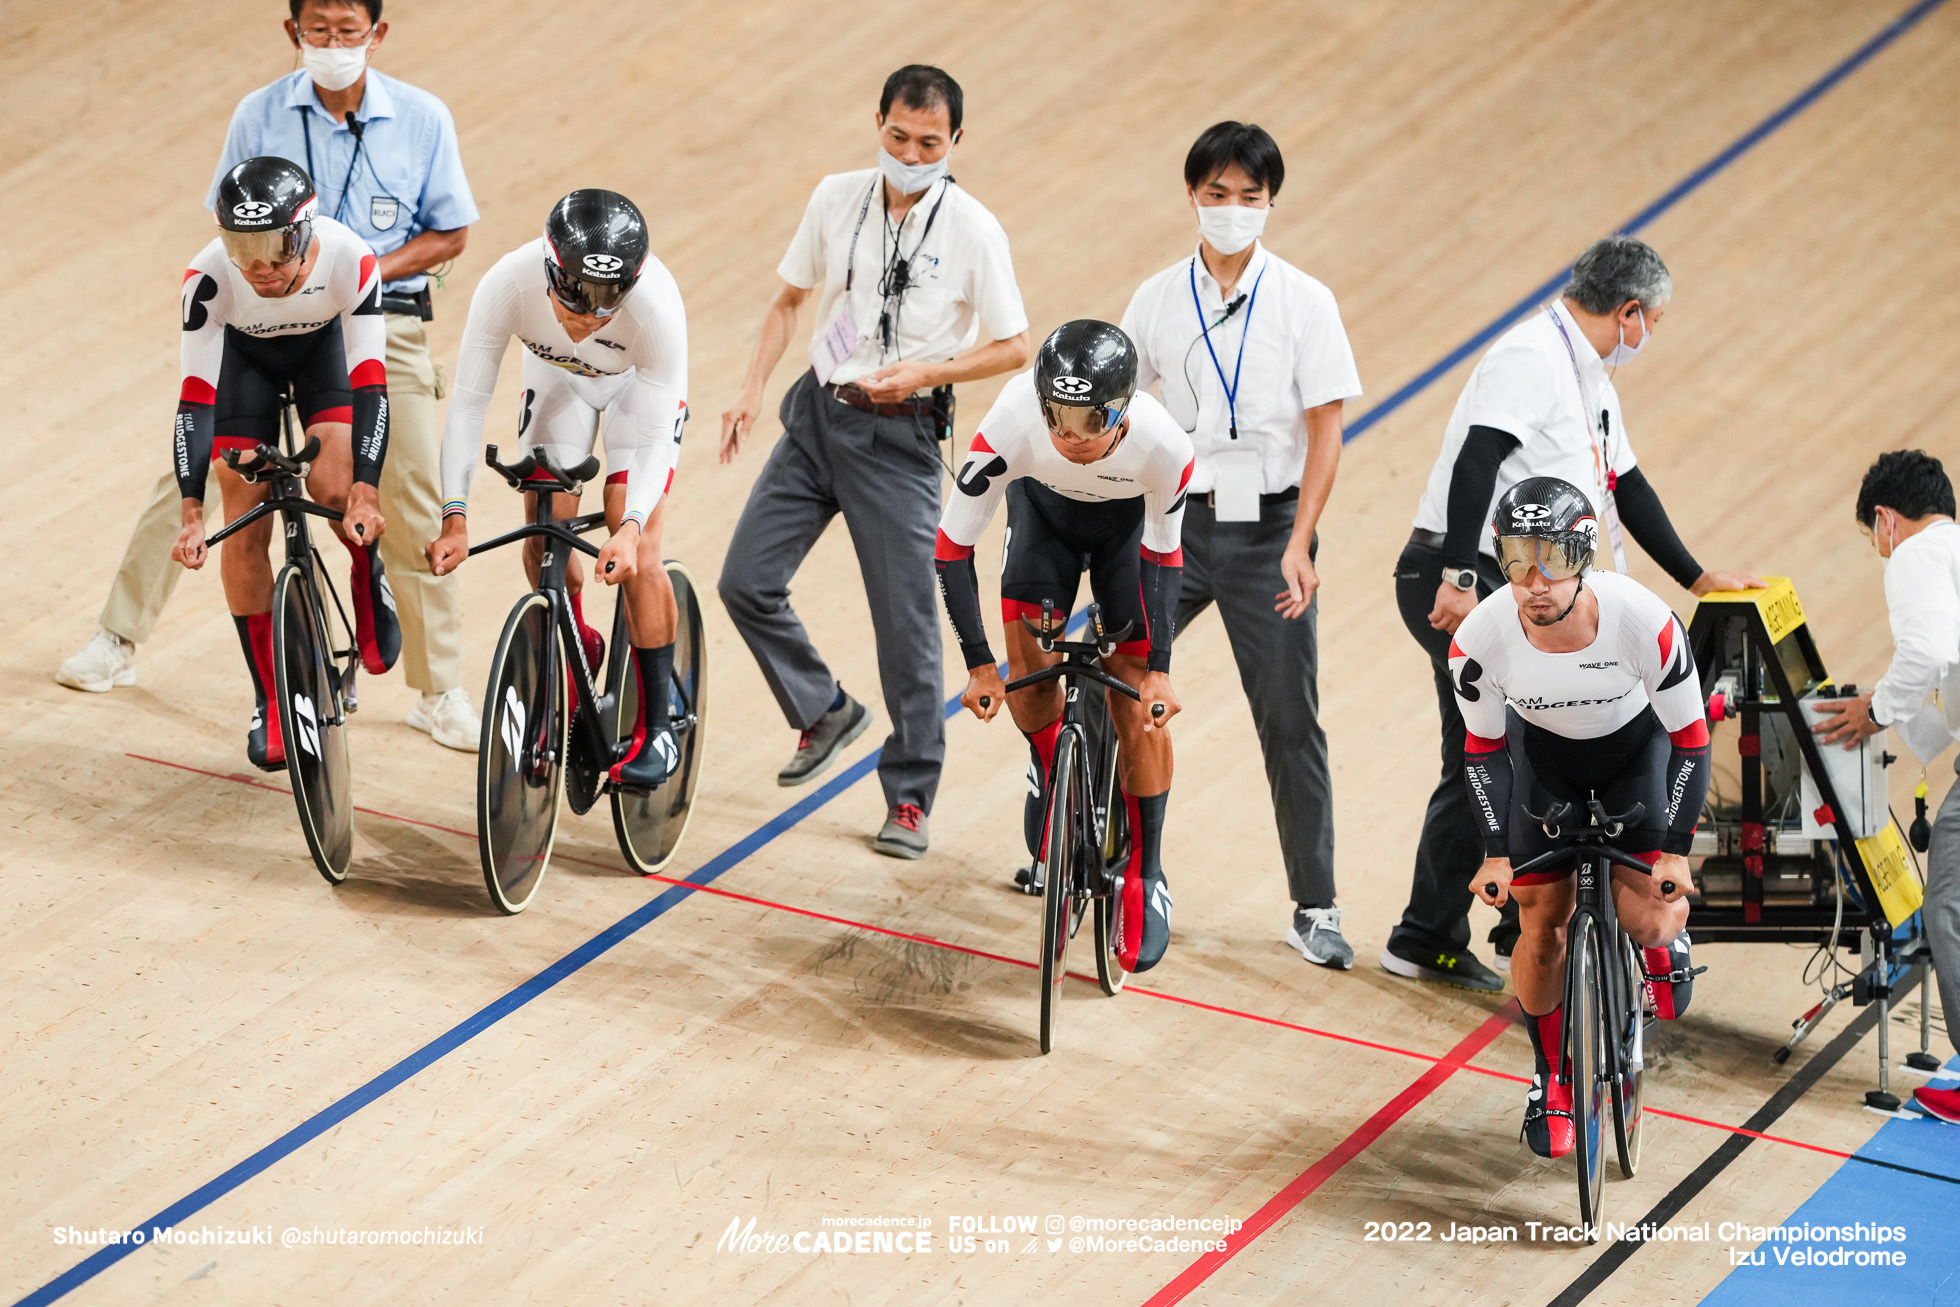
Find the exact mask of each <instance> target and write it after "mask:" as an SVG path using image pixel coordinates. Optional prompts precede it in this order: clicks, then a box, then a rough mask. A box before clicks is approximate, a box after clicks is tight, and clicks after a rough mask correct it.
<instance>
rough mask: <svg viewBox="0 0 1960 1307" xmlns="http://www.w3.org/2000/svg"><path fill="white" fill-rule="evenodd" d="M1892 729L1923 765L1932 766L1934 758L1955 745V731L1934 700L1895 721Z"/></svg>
mask: <svg viewBox="0 0 1960 1307" xmlns="http://www.w3.org/2000/svg"><path fill="white" fill-rule="evenodd" d="M1892 730H1893V732H1894V733H1895V734H1897V735H1898V737H1899V740H1900V742H1901V743H1903V744H1904V745H1905V746H1906V748H1907V749H1909V750H1910V751H1911V752H1912V756H1913V757H1915V758H1917V759H1919V765H1920V766H1921V767H1929V766H1931V765H1932V762H1933V759H1935V758H1937V757H1939V756H1940V755H1941V754H1943V753H1945V752H1946V751H1947V750H1948V749H1949V748H1951V747H1952V745H1953V733H1952V732H1951V731H1949V730H1948V729H1947V725H1946V714H1944V713H1943V712H1941V711H1940V708H1939V705H1938V704H1936V703H1932V702H1928V703H1923V704H1921V705H1920V706H1919V711H1918V712H1916V713H1914V714H1913V715H1912V716H1910V717H1908V718H1906V719H1905V720H1904V721H1902V722H1894V723H1893V724H1892Z"/></svg>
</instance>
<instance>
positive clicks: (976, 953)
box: [123, 753, 1854, 1302]
mask: <svg viewBox="0 0 1960 1307" xmlns="http://www.w3.org/2000/svg"><path fill="white" fill-rule="evenodd" d="M123 756H124V757H126V758H134V759H136V760H137V761H138V762H150V763H155V764H156V765H157V766H159V767H170V768H173V769H174V770H177V771H187V772H190V773H192V774H194V775H197V776H209V777H211V778H212V779H213V780H220V781H231V782H233V783H234V784H237V785H249V786H251V787H253V788H254V789H260V790H271V791H272V792H273V793H274V794H285V795H290V794H291V793H292V791H291V790H288V789H283V788H281V787H280V786H277V785H269V784H267V783H266V782H264V781H261V780H257V779H254V778H253V777H250V776H245V775H241V774H239V773H237V772H218V771H207V770H206V769H204V768H202V767H192V766H188V765H187V764H185V763H181V762H170V761H168V760H167V759H163V758H151V757H148V756H146V755H144V754H140V753H126V754H124V755H123ZM354 811H356V812H363V813H366V814H367V815H368V816H370V817H380V818H383V819H385V820H387V821H398V822H401V823H403V824H404V825H408V826H421V827H423V828H425V829H427V830H434V831H441V832H442V833H443V834H445V835H457V836H460V837H462V838H463V839H466V840H474V839H475V838H476V832H475V831H466V830H458V829H456V828H455V827H454V826H443V825H440V824H438V823H436V822H432V821H421V820H418V819H417V818H414V817H404V816H401V815H400V814H399V813H393V812H383V811H381V810H380V809H379V808H363V807H360V806H359V805H356V806H355V808H354ZM552 856H554V857H558V858H563V859H564V860H565V861H567V862H576V863H578V864H580V865H581V866H586V867H596V868H598V869H599V870H601V871H616V872H619V873H620V874H622V875H626V876H630V875H632V874H633V873H632V871H630V870H629V869H627V868H625V867H618V866H614V865H613V864H612V863H609V862H599V861H596V860H594V859H592V858H581V857H579V856H577V855H576V854H571V853H566V852H564V851H562V850H558V851H555V852H554V853H553V855H552ZM643 879H646V880H657V881H660V882H661V883H663V884H667V885H674V886H678V887H679V888H682V889H692V890H696V891H699V892H700V893H703V894H717V895H720V896H721V897H722V898H725V899H734V900H736V901H738V902H741V903H750V904H754V905H755V906H756V907H761V908H771V909H773V910H775V911H777V912H788V913H791V914H792V915H795V916H799V917H809V918H811V919H813V920H816V921H828V922H830V923H832V924H833V925H838V926H849V927H850V928H851V929H853V930H863V931H869V932H870V933H872V934H874V935H888V936H890V937H891V938H893V939H906V940H911V941H912V942H914V943H917V944H928V945H931V946H932V947H933V948H943V949H946V950H947V951H949V952H952V953H964V954H966V955H968V956H969V957H976V958H985V959H987V960H988V961H989V962H1005V963H1006V964H1008V965H1009V966H1013V967H1024V968H1026V969H1028V970H1030V971H1033V970H1037V969H1038V967H1037V965H1036V964H1035V963H1033V962H1029V961H1027V960H1025V959H1023V958H1010V957H1008V956H1006V955H1005V954H1002V953H989V952H988V951H987V950H985V949H979V948H972V947H970V946H968V945H965V944H953V943H950V942H948V941H946V940H943V939H935V938H933V937H932V936H931V935H919V934H915V933H913V932H911V931H906V930H894V929H892V928H891V927H889V926H874V925H871V924H870V923H869V922H863V921H853V920H852V919H851V918H849V917H839V916H834V915H832V914H830V913H828V912H818V911H816V910H815V909H813V908H799V907H796V906H794V905H793V904H789V903H779V902H777V901H776V900H774V899H765V898H758V897H756V896H755V895H753V894H743V893H740V892H738V891H736V890H731V889H723V888H721V887H720V886H718V885H696V884H694V883H692V882H691V881H685V880H677V879H676V878H674V877H672V876H662V875H659V874H657V873H656V874H654V875H651V876H647V877H644V878H643ZM1069 975H1070V976H1071V977H1072V978H1073V979H1075V980H1080V981H1083V982H1085V983H1088V984H1094V983H1096V981H1095V977H1093V976H1085V975H1082V974H1080V973H1079V972H1074V971H1071V972H1069ZM1124 992H1125V993H1129V994H1142V995H1144V996H1145V997H1147V998H1155V999H1162V1000H1163V1001H1164V1002H1166V1003H1179V1004H1182V1005H1183V1006H1185V1007H1194V1008H1198V1009H1201V1010H1202V1011H1206V1012H1216V1013H1218V1014H1219V1015H1220V1016H1228V1017H1238V1018H1239V1019H1240V1020H1243V1021H1257V1022H1259V1023H1260V1024H1261V1025H1268V1026H1278V1027H1279V1028H1280V1029H1282V1030H1293V1031H1297V1032H1299V1033H1300V1034H1303V1035H1313V1036H1314V1037H1316V1038H1318V1039H1331V1040H1334V1041H1335V1042H1337V1043H1342V1044H1353V1045H1356V1046H1358V1047H1361V1048H1372V1049H1374V1050H1375V1051H1376V1052H1379V1053H1393V1054H1395V1055H1396V1056H1397V1057H1411V1058H1415V1059H1416V1060H1417V1061H1419V1062H1429V1063H1432V1064H1434V1066H1436V1067H1440V1066H1442V1064H1444V1063H1445V1062H1449V1061H1450V1060H1451V1058H1452V1057H1454V1056H1455V1050H1452V1051H1451V1052H1449V1053H1445V1054H1444V1055H1443V1056H1441V1057H1438V1056H1436V1055H1435V1054H1434V1053H1419V1052H1417V1051H1416V1050H1415V1049H1412V1048H1398V1047H1397V1046H1395V1045H1394V1044H1381V1043H1376V1042H1375V1041H1374V1040H1370V1039H1359V1038H1356V1037H1355V1036H1353V1035H1342V1034H1337V1033H1335V1032H1334V1031H1332V1030H1321V1029H1319V1028H1317V1027H1314V1026H1303V1025H1300V1024H1299V1023H1298V1022H1294V1021H1283V1020H1281V1019H1280V1018H1278V1017H1266V1016H1260V1015H1259V1014H1258V1013H1256V1012H1245V1011H1241V1010H1240V1009H1238V1008H1230V1007H1221V1006H1219V1005H1218V1004H1216V1003H1205V1002H1201V1001H1199V1000H1198V999H1195V998H1184V997H1181V996H1180V995H1177V994H1170V993H1166V992H1165V991H1163V990H1161V989H1146V988H1144V987H1143V986H1141V985H1128V986H1126V987H1125V989H1124ZM1513 1007H1515V1004H1507V1005H1506V1006H1505V1008H1504V1009H1503V1011H1500V1012H1499V1013H1498V1014H1497V1016H1494V1017H1492V1018H1491V1021H1497V1022H1498V1029H1499V1030H1502V1028H1503V1025H1504V1022H1506V1021H1510V1020H1512V1018H1510V1017H1506V1016H1505V1015H1504V1013H1505V1012H1508V1011H1510V1010H1511V1009H1512V1008H1513ZM1499 1018H1503V1020H1499ZM1488 1025H1490V1021H1487V1022H1485V1023H1484V1026H1488ZM1484 1026H1479V1027H1478V1030H1479V1031H1481V1030H1483V1029H1484ZM1495 1037H1496V1036H1495V1035H1493V1036H1492V1037H1491V1038H1492V1039H1494V1038H1495ZM1471 1038H1472V1039H1474V1038H1476V1036H1475V1035H1474V1034H1473V1035H1472V1036H1471ZM1490 1042H1491V1040H1490V1039H1486V1040H1484V1041H1483V1043H1481V1044H1479V1045H1478V1046H1477V1048H1476V1049H1475V1050H1472V1052H1473V1054H1474V1053H1475V1052H1478V1051H1481V1050H1482V1049H1483V1047H1484V1046H1485V1045H1487V1044H1489V1043H1490ZM1458 1047H1459V1048H1460V1047H1462V1045H1458ZM1468 1056H1469V1055H1466V1058H1465V1060H1461V1061H1460V1062H1459V1063H1458V1064H1456V1065H1453V1066H1452V1067H1451V1068H1450V1070H1451V1071H1452V1072H1454V1071H1470V1072H1474V1073H1475V1074H1477V1075H1480V1076H1489V1077H1491V1078H1492V1079H1496V1080H1510V1081H1513V1082H1515V1083H1517V1084H1520V1085H1524V1084H1529V1083H1531V1077H1529V1076H1520V1075H1513V1074H1511V1073H1510V1072H1508V1071H1498V1070H1495V1069H1493V1068H1491V1067H1482V1066H1477V1065H1475V1064H1473V1063H1471V1062H1469V1061H1468V1060H1467V1057H1468ZM1446 1078H1447V1077H1446ZM1416 1083H1418V1084H1420V1083H1422V1082H1421V1081H1420V1080H1418V1081H1417V1082H1416ZM1437 1083H1438V1084H1440V1083H1442V1082H1441V1081H1440V1080H1439V1081H1438V1082H1437ZM1405 1092H1406V1091H1405ZM1645 1110H1646V1111H1648V1112H1650V1113H1652V1114H1653V1115H1655V1116H1664V1117H1667V1118H1669V1119H1670V1120H1674V1121H1685V1122H1687V1123H1688V1124H1690V1125H1699V1126H1707V1127H1708V1128H1709V1129H1711V1130H1722V1131H1726V1132H1727V1133H1729V1134H1732V1135H1748V1136H1749V1137H1750V1138H1752V1139H1761V1140H1763V1141H1765V1142H1767V1143H1773V1144H1788V1145H1789V1146H1790V1147H1792V1148H1804V1149H1808V1150H1809V1151H1811V1152H1813V1153H1825V1154H1828V1155H1829V1156H1831V1157H1844V1158H1849V1157H1853V1156H1854V1155H1853V1154H1851V1153H1846V1152H1841V1151H1840V1150H1838V1149H1835V1148H1825V1147H1823V1146H1822V1145H1821V1144H1807V1143H1804V1142H1803V1141H1802V1140H1800V1139H1789V1138H1786V1137H1784V1136H1782V1135H1768V1134H1763V1133H1762V1132H1761V1131H1757V1130H1745V1129H1744V1128H1743V1127H1741V1126H1734V1125H1723V1124H1722V1123H1721V1122H1720V1121H1708V1120H1704V1119H1703V1118H1701V1117H1698V1116H1687V1115H1685V1114H1683V1113H1680V1112H1669V1111H1666V1110H1664V1109H1662V1108H1658V1107H1649V1108H1646V1109H1645ZM1365 1128H1366V1127H1364V1129H1365ZM1357 1151H1358V1150H1357ZM1330 1174H1331V1172H1330ZM1302 1196H1304V1194H1303V1195H1302ZM1247 1228H1248V1229H1249V1228H1251V1227H1250V1225H1249V1224H1248V1226H1247ZM1229 1255H1230V1254H1227V1256H1229ZM1151 1301H1152V1302H1155V1301H1156V1299H1152V1300H1151ZM1166 1301H1175V1299H1167V1300H1166Z"/></svg>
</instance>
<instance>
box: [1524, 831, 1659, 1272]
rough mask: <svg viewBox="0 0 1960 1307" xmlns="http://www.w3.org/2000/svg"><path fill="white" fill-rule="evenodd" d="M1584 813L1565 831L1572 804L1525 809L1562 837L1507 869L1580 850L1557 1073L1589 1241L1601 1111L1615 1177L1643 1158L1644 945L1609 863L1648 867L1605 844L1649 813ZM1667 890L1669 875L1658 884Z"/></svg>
mask: <svg viewBox="0 0 1960 1307" xmlns="http://www.w3.org/2000/svg"><path fill="white" fill-rule="evenodd" d="M1586 811H1587V813H1588V814H1589V815H1590V820H1589V821H1588V822H1587V824H1585V825H1583V826H1578V827H1574V828H1572V829H1564V823H1565V822H1566V820H1567V819H1568V818H1570V817H1571V816H1572V815H1573V812H1574V808H1573V805H1572V804H1570V803H1560V804H1557V805H1555V806H1554V807H1553V808H1552V809H1551V811H1549V812H1547V813H1546V814H1545V815H1544V816H1542V817H1541V816H1539V815H1538V814H1537V813H1534V812H1531V811H1530V810H1529V809H1527V810H1526V812H1525V815H1526V816H1527V817H1529V818H1531V820H1533V821H1535V822H1537V823H1538V824H1539V825H1540V826H1541V827H1542V828H1543V829H1544V831H1545V835H1546V838H1548V839H1553V840H1563V841H1565V842H1566V844H1565V847H1562V848H1557V849H1552V850H1551V851H1549V852H1546V853H1542V854H1540V855H1539V856H1537V857H1535V858H1532V859H1531V860H1530V861H1528V862H1526V863H1524V864H1523V865H1522V866H1519V867H1516V868H1513V870H1512V873H1511V875H1512V879H1513V881H1515V880H1516V879H1517V878H1518V877H1521V876H1525V875H1528V874H1530V873H1532V872H1535V871H1544V870H1546V869H1548V868H1550V867H1553V866H1556V865H1558V864H1560V863H1562V862H1565V861H1568V860H1572V859H1574V858H1575V857H1576V859H1577V862H1578V867H1577V870H1576V872H1575V875H1576V877H1577V881H1578V884H1577V887H1576V892H1575V894H1574V899H1573V905H1572V917H1571V920H1570V922H1569V924H1568V925H1567V927H1566V932H1565V1041H1564V1042H1565V1048H1564V1049H1563V1050H1562V1054H1561V1057H1560V1065H1559V1066H1558V1067H1557V1068H1555V1074H1557V1075H1558V1077H1559V1082H1560V1083H1561V1084H1568V1085H1570V1086H1571V1087H1572V1127H1573V1129H1572V1133H1573V1136H1574V1139H1573V1145H1572V1154H1573V1160H1574V1162H1575V1163H1576V1166H1577V1170H1578V1180H1579V1223H1580V1224H1581V1225H1582V1226H1584V1227H1585V1230H1586V1242H1588V1243H1593V1242H1596V1241H1597V1240H1598V1238H1599V1228H1600V1198H1601V1189H1602V1186H1603V1182H1604V1180H1605V1166H1604V1163H1603V1160H1602V1156H1603V1153H1604V1144H1603V1142H1602V1140H1603V1138H1604V1134H1605V1129H1604V1122H1603V1117H1604V1116H1605V1113H1606V1111H1607V1108H1608V1105H1609V1104H1610V1107H1611V1111H1612V1117H1613V1145H1614V1150H1615V1151H1616V1152H1617V1153H1618V1155H1619V1158H1618V1160H1619V1163H1620V1174H1621V1175H1623V1176H1626V1177H1628V1178H1631V1177H1632V1175H1633V1173H1634V1168H1636V1167H1637V1166H1638V1165H1639V1164H1640V1140H1641V1126H1642V1124H1643V1122H1644V1121H1645V1116H1644V1114H1643V1112H1642V1110H1641V1083H1642V1078H1643V1073H1644V1070H1645V1067H1646V1035H1647V1026H1648V1024H1649V1023H1650V1022H1651V1020H1652V1018H1651V1017H1650V1016H1649V1015H1648V1013H1647V1010H1646V1003H1645V994H1646V986H1645V981H1644V970H1643V968H1642V966H1641V960H1640V951H1639V949H1638V948H1637V947H1636V946H1635V945H1634V942H1633V941H1632V940H1631V939H1629V938H1628V937H1627V935H1626V932H1625V931H1623V930H1621V929H1620V922H1619V917H1618V915H1617V914H1616V913H1615V911H1614V908H1613V893H1612V871H1611V868H1612V867H1613V866H1614V865H1616V864H1617V865H1619V866H1622V867H1625V868H1627V869H1628V870H1630V871H1635V872H1638V873H1640V874H1641V875H1643V876H1650V875H1652V874H1653V869H1652V868H1651V867H1649V866H1648V865H1647V864H1646V863H1644V862H1641V861H1640V860H1638V859H1637V858H1635V857H1633V855H1631V854H1629V853H1625V852H1622V851H1621V850H1619V849H1616V848H1614V847H1613V846H1612V845H1611V844H1609V843H1608V842H1607V841H1609V840H1614V839H1618V838H1619V837H1620V833H1621V832H1622V831H1624V830H1625V829H1626V828H1627V827H1628V826H1630V825H1632V824H1633V823H1635V822H1637V821H1639V820H1640V819H1641V818H1642V817H1643V816H1645V815H1646V812H1647V805H1646V804H1644V803H1636V804H1634V805H1633V806H1632V807H1631V808H1629V809H1627V811H1625V812H1623V813H1621V814H1619V815H1618V816H1608V815H1607V812H1606V809H1605V807H1604V806H1603V805H1602V804H1601V803H1600V801H1599V800H1598V799H1597V798H1588V799H1587V800H1586ZM1661 889H1662V891H1663V892H1664V893H1668V894H1672V893H1673V892H1674V882H1673V881H1666V880H1664V881H1662V882H1661Z"/></svg>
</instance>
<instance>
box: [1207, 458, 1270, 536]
mask: <svg viewBox="0 0 1960 1307" xmlns="http://www.w3.org/2000/svg"><path fill="white" fill-rule="evenodd" d="M1212 466H1213V467H1214V468H1216V469H1217V474H1218V479H1217V480H1216V481H1215V482H1214V483H1213V485H1212V496H1213V498H1212V503H1213V505H1214V507H1215V511H1216V513H1217V515H1218V520H1219V521H1221V522H1257V521H1258V520H1259V451H1258V450H1256V449H1222V450H1219V451H1218V452H1217V453H1214V454H1213V455H1212Z"/></svg>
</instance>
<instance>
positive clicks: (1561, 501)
mask: <svg viewBox="0 0 1960 1307" xmlns="http://www.w3.org/2000/svg"><path fill="white" fill-rule="evenodd" d="M1490 530H1491V534H1492V535H1493V536H1495V537H1496V538H1497V565H1498V566H1499V567H1501V568H1503V569H1504V577H1505V579H1506V580H1508V581H1510V582H1511V583H1512V584H1514V585H1523V584H1524V583H1525V580H1526V578H1527V577H1529V576H1530V575H1531V571H1532V569H1533V568H1536V569H1537V570H1538V571H1539V572H1540V573H1541V574H1543V575H1544V577H1545V579H1546V580H1549V581H1563V580H1565V579H1566V578H1567V577H1571V576H1578V575H1579V574H1580V573H1581V572H1584V571H1585V570H1586V569H1587V568H1588V567H1591V566H1592V561H1593V551H1594V549H1596V548H1597V547H1598V545H1599V519H1598V517H1597V516H1596V515H1595V514H1594V512H1593V506H1592V500H1590V499H1588V498H1586V494H1585V492H1584V491H1583V490H1581V489H1579V487H1577V486H1575V485H1573V484H1572V483H1571V482H1570V481H1561V480H1559V479H1558V478H1557V477H1526V478H1525V479H1524V480H1522V481H1520V482H1518V483H1517V484H1516V485H1514V486H1512V487H1511V488H1510V489H1509V490H1506V491H1505V492H1504V496H1503V498H1501V499H1499V500H1498V501H1497V512H1496V514H1495V515H1494V516H1493V517H1492V518H1491V522H1490Z"/></svg>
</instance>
